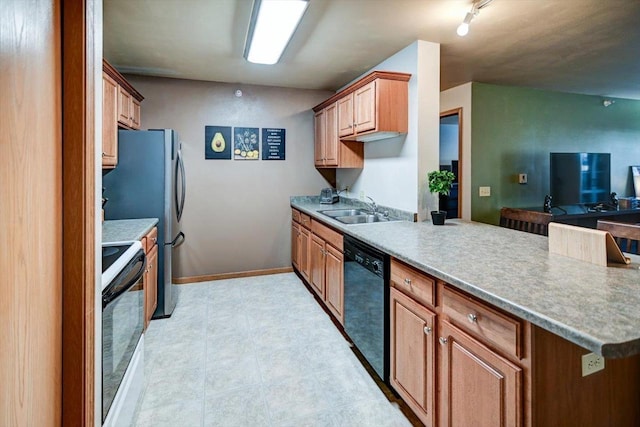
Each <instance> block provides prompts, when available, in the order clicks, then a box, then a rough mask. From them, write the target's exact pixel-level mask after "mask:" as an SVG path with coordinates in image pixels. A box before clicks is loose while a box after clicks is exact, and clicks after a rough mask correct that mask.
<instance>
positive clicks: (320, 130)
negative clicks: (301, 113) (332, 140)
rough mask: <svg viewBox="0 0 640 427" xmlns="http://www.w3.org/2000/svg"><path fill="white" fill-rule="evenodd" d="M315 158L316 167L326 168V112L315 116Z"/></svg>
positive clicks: (319, 112) (320, 112)
mask: <svg viewBox="0 0 640 427" xmlns="http://www.w3.org/2000/svg"><path fill="white" fill-rule="evenodd" d="M314 126H315V134H314V158H315V165H316V166H324V147H325V136H324V135H325V130H324V110H322V111H318V112H317V113H316V114H315V116H314Z"/></svg>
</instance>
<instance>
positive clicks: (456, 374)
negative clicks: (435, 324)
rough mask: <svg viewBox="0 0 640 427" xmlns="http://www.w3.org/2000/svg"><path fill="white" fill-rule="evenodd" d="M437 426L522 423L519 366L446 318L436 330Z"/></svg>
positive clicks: (488, 426)
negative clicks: (437, 360) (438, 418)
mask: <svg viewBox="0 0 640 427" xmlns="http://www.w3.org/2000/svg"><path fill="white" fill-rule="evenodd" d="M438 335H439V337H440V338H439V342H440V345H439V346H438V347H439V348H440V351H441V353H440V356H441V357H440V363H441V365H440V372H441V374H440V381H441V383H440V385H441V393H442V395H441V396H440V405H441V408H440V414H441V420H440V425H441V426H443V427H451V426H455V427H458V426H479V427H519V426H521V425H522V369H521V368H519V367H518V366H516V365H514V364H513V363H511V362H509V361H508V360H507V359H505V358H503V357H501V356H500V355H498V354H496V353H495V352H493V351H491V350H490V349H488V348H487V347H485V346H484V345H482V344H481V343H480V342H479V341H476V340H475V339H473V338H471V337H470V336H468V335H467V334H465V333H464V332H462V331H461V330H460V329H458V328H456V327H455V326H453V325H451V324H450V323H448V322H447V321H442V322H441V324H440V329H439V334H438Z"/></svg>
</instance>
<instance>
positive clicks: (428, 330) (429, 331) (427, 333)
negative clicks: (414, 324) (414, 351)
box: [424, 326, 433, 335]
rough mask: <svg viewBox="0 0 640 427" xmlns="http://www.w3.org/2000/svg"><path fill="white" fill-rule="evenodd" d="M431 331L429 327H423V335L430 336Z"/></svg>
mask: <svg viewBox="0 0 640 427" xmlns="http://www.w3.org/2000/svg"><path fill="white" fill-rule="evenodd" d="M431 331H433V329H432V328H431V327H430V326H425V327H424V333H425V335H429V334H431Z"/></svg>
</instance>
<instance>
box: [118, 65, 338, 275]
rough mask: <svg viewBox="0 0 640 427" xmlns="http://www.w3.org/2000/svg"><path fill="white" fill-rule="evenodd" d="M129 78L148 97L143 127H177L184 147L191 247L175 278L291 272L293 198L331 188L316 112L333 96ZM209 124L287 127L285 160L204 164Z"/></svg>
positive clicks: (180, 256)
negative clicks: (320, 166)
mask: <svg viewBox="0 0 640 427" xmlns="http://www.w3.org/2000/svg"><path fill="white" fill-rule="evenodd" d="M127 79H128V80H129V81H130V82H131V84H132V85H133V86H134V87H135V88H136V89H137V90H138V91H139V92H140V93H142V95H143V96H144V97H145V100H144V101H143V103H142V126H143V128H145V129H147V128H158V127H164V128H173V129H176V130H177V131H178V134H179V135H180V139H181V141H182V144H183V145H182V150H183V154H184V160H185V166H186V172H187V197H186V203H185V211H184V215H183V217H182V231H184V233H185V235H186V241H185V243H184V244H183V245H182V246H180V247H179V248H178V250H177V254H176V255H177V257H176V258H177V260H178V262H177V265H175V267H174V273H173V275H174V277H187V276H200V275H209V274H218V273H228V272H240V271H248V270H259V269H268V268H277V267H286V266H290V265H291V249H290V244H291V243H290V227H291V212H290V208H289V196H291V195H309V194H320V189H321V188H322V187H326V186H327V183H326V181H325V180H324V179H323V178H322V177H321V175H320V174H319V173H318V172H317V171H316V169H315V168H314V167H313V112H312V111H311V108H312V107H313V106H315V105H317V104H318V103H320V102H322V101H323V100H325V99H326V98H328V97H329V96H331V95H332V92H326V91H314V90H299V89H286V88H276V87H266V86H251V85H240V84H225V83H212V82H199V81H187V80H177V79H162V78H151V77H136V76H127ZM236 89H241V90H242V92H243V96H242V97H240V98H238V97H236V96H235V95H234V92H235V90H236ZM205 125H216V126H246V127H260V128H263V127H275V128H285V129H286V160H285V161H263V160H257V161H256V160H253V161H249V160H245V161H236V160H205V158H204V127H205Z"/></svg>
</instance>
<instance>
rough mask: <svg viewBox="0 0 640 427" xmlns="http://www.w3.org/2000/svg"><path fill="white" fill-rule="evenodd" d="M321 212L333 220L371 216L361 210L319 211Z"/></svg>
mask: <svg viewBox="0 0 640 427" xmlns="http://www.w3.org/2000/svg"><path fill="white" fill-rule="evenodd" d="M319 212H320V213H321V214H324V215H326V216H328V217H331V218H336V217H342V216H356V215H367V214H369V212H367V211H363V210H360V209H331V210H327V211H319Z"/></svg>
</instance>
